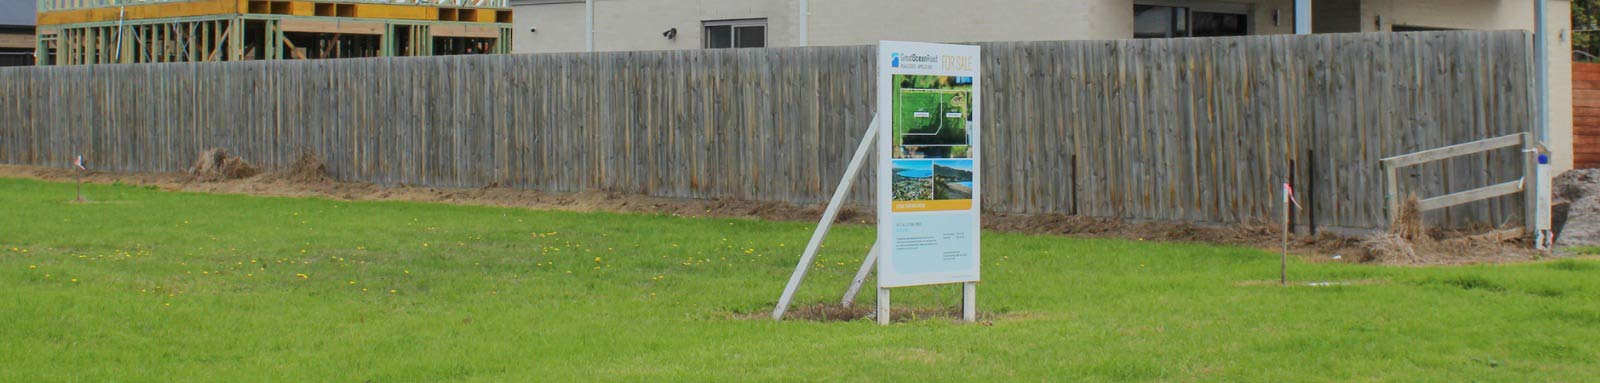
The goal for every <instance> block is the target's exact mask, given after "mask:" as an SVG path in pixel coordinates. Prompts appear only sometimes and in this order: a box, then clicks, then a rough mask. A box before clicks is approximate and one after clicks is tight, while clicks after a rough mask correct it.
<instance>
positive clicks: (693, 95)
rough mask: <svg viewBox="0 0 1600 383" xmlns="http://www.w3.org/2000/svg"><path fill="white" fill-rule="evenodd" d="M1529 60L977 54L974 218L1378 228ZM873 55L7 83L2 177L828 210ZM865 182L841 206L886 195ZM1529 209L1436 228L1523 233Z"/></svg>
mask: <svg viewBox="0 0 1600 383" xmlns="http://www.w3.org/2000/svg"><path fill="white" fill-rule="evenodd" d="M1529 44H1530V40H1529V36H1528V35H1527V34H1526V33H1523V32H1516V31H1506V32H1471V31H1456V32H1426V33H1384V34H1338V35H1315V36H1252V37H1236V38H1198V39H1170V40H1117V41H1054V42H999V43H984V44H982V45H983V47H984V50H983V54H984V60H985V65H984V73H985V75H984V84H985V89H984V95H983V97H984V100H985V107H986V108H988V110H987V111H986V113H984V115H985V118H986V120H985V121H983V122H982V125H981V129H982V132H981V134H983V142H985V143H986V147H985V151H984V152H983V153H982V155H983V156H984V161H983V164H984V167H985V169H984V171H985V172H986V173H985V174H986V175H987V176H986V177H984V180H983V182H984V185H983V187H984V190H985V193H984V195H985V197H986V198H985V201H984V202H985V206H984V207H985V208H986V209H988V210H989V211H997V212H1010V213H1065V214H1081V215H1086V216H1094V217H1113V218H1125V219H1141V220H1181V221H1194V222H1211V223H1234V222H1241V221H1244V220H1249V219H1255V218H1268V217H1273V216H1274V215H1275V212H1276V209H1278V206H1277V202H1276V201H1277V198H1278V197H1277V190H1278V184H1280V183H1282V182H1284V181H1286V180H1289V181H1292V182H1294V183H1295V184H1297V185H1300V190H1302V191H1305V192H1308V193H1315V196H1314V198H1306V201H1305V202H1306V203H1308V204H1309V206H1307V207H1308V209H1307V210H1306V211H1301V212H1300V213H1298V215H1297V216H1296V217H1295V219H1296V220H1297V222H1300V223H1302V224H1304V223H1307V222H1312V219H1313V217H1314V222H1315V223H1316V224H1317V225H1319V226H1321V227H1335V226H1337V227H1350V228H1375V227H1381V226H1383V225H1384V223H1383V218H1382V217H1383V210H1382V209H1383V208H1384V206H1385V203H1384V200H1383V195H1382V192H1381V191H1382V190H1383V185H1382V184H1381V180H1382V178H1381V177H1380V173H1379V168H1378V159H1379V158H1382V157H1385V156H1390V155H1395V154H1401V153H1406V152H1412V151H1417V150H1422V149H1427V148H1433V147H1438V146H1444V145H1449V144H1454V143H1459V142H1465V141H1470V140H1474V139H1481V138H1488V137H1493V136H1499V135H1503V134H1509V133H1514V132H1522V131H1525V130H1526V129H1527V126H1528V124H1527V121H1528V119H1529V112H1528V106H1529V94H1530V92H1529V78H1530V76H1529V68H1530V60H1528V57H1530V56H1529V55H1528V52H1529ZM874 49H875V48H874V47H871V46H846V47H817V48H773V49H738V50H687V51H663V52H609V53H563V54H539V55H487V56H451V57H408V58H371V59H349V60H317V61H267V62H231V63H204V64H197V63H177V64H135V65H101V66H71V67H34V68H7V69H0V124H3V126H0V161H3V162H5V163H11V164H30V165H45V166H65V165H66V164H67V163H68V161H69V159H70V158H71V157H72V156H73V155H76V154H83V155H84V156H86V157H88V158H89V159H90V160H91V161H92V162H93V163H94V164H95V165H96V166H97V168H100V169H106V170H116V171H144V172H176V171H182V170H184V169H185V168H186V167H187V166H188V165H189V164H190V163H191V161H192V160H193V159H194V157H195V156H196V155H197V154H198V153H199V152H201V151H203V150H206V149H208V148H213V147H223V148H227V149H229V150H230V151H232V152H234V153H237V154H239V155H241V156H242V157H244V158H246V159H247V160H249V161H252V162H255V163H257V164H261V165H265V166H268V167H278V166H284V165H287V164H288V163H290V162H292V161H293V160H294V159H295V158H296V157H297V156H299V155H300V154H301V153H304V152H310V153H314V154H316V155H317V156H320V157H321V158H322V159H323V160H324V161H325V162H326V163H327V165H328V169H329V170H330V172H332V173H333V175H334V176H336V177H338V178H340V179H345V180H359V181H370V182H375V183H380V184H388V185H393V184H407V185H421V186H438V187H480V186H484V185H489V184H496V185H500V186H503V187H513V188H521V189H531V190H540V191H547V192H576V191H584V190H605V191H615V192H620V193H637V194H646V195H653V196H663V197H684V198H737V199H751V200H767V201H782V202H790V203H797V204H816V203H821V202H823V201H826V200H827V197H828V196H827V193H829V192H830V191H831V190H832V186H833V185H834V184H835V183H836V182H838V177H840V176H841V175H842V174H843V173H844V170H845V169H844V167H845V165H846V162H847V161H848V158H849V157H850V151H851V150H853V149H854V148H855V145H856V143H857V140H859V138H860V134H861V133H862V132H863V131H864V130H865V129H866V126H867V123H868V122H869V121H870V120H871V118H872V114H873V107H874V103H873V94H874V93H873V92H874V89H873V87H874V82H873V78H874V76H875V73H874V72H875V69H874V66H873V62H872V60H873V58H874V57H875V56H874ZM1580 73H1583V72H1581V71H1580ZM1578 78H1580V79H1582V78H1584V77H1582V76H1579V77H1578ZM1594 80H1596V81H1600V78H1596V79H1594ZM1588 106H1593V107H1596V110H1600V105H1584V104H1582V103H1581V102H1580V103H1579V105H1578V109H1577V110H1579V113H1587V112H1586V111H1588V110H1589V109H1588V108H1586V107H1588ZM1593 117H1594V118H1596V119H1600V112H1597V113H1596V116H1593ZM1579 121H1585V120H1583V117H1581V116H1580V117H1579ZM1579 140H1580V141H1579V145H1580V146H1581V145H1583V143H1584V142H1585V141H1583V140H1584V138H1580V139H1579ZM1582 154H1583V152H1582V151H1581V150H1580V155H1582ZM1515 156H1516V153H1514V152H1510V151H1507V152H1504V153H1501V152H1493V153H1489V154H1486V155H1480V156H1469V157H1465V158H1461V159H1452V160H1449V161H1444V162H1440V163H1436V164H1428V165H1425V166H1420V167H1416V168H1414V169H1407V171H1406V172H1405V173H1404V174H1403V177H1402V179H1403V183H1404V184H1403V185H1402V190H1403V191H1406V192H1417V193H1421V194H1423V195H1425V196H1434V195H1440V194H1444V193H1448V192H1452V191H1459V190H1465V189H1470V188H1474V187H1479V186H1485V185H1488V184H1491V183H1494V182H1501V181H1505V180H1510V179H1515V178H1516V177H1518V176H1519V175H1520V173H1518V172H1519V171H1520V170H1519V169H1520V168H1519V167H1518V162H1517V161H1516V159H1517V157H1515ZM865 173H867V174H866V176H867V177H869V178H868V181H867V182H860V183H858V186H856V187H855V189H854V190H853V193H852V195H851V198H850V201H851V202H852V203H855V204H859V205H870V204H871V203H872V199H871V194H870V190H871V188H872V182H871V181H870V179H871V178H870V176H871V173H872V170H871V169H870V168H869V169H867V171H866V172H865ZM1305 197H1311V196H1310V195H1305ZM1515 198H1516V197H1505V198H1501V199H1498V200H1493V201H1489V202H1483V203H1474V204H1469V205H1464V206H1460V207H1453V208H1450V209H1446V210H1442V211H1439V212H1433V213H1430V216H1429V217H1428V219H1429V220H1430V221H1434V222H1435V223H1443V224H1450V225H1462V224H1469V223H1488V224H1499V223H1503V222H1519V220H1516V219H1514V217H1515V216H1519V215H1520V214H1521V204H1520V203H1517V202H1516V201H1515Z"/></svg>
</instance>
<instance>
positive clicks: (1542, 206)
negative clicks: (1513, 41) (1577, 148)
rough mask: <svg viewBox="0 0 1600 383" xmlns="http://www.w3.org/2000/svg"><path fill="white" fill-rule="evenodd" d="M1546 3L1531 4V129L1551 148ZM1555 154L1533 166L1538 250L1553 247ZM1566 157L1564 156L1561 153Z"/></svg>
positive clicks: (1545, 155)
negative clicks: (1533, 77)
mask: <svg viewBox="0 0 1600 383" xmlns="http://www.w3.org/2000/svg"><path fill="white" fill-rule="evenodd" d="M1547 2H1548V0H1534V31H1533V41H1534V42H1533V51H1534V54H1533V62H1534V68H1535V72H1536V73H1537V77H1538V78H1537V80H1536V82H1535V91H1536V92H1538V103H1537V104H1538V105H1539V106H1538V110H1539V112H1538V113H1539V116H1538V119H1537V120H1536V121H1537V122H1536V123H1535V124H1534V126H1533V130H1534V137H1537V139H1538V142H1539V147H1541V148H1549V147H1550V33H1549V31H1548V29H1549V22H1548V21H1549V20H1548V16H1547V12H1546V9H1545V8H1547V4H1546V3H1547ZM1554 154H1555V153H1550V152H1548V151H1547V150H1546V151H1540V153H1539V157H1538V161H1539V162H1538V164H1536V165H1535V166H1534V177H1535V181H1536V182H1534V183H1533V184H1534V191H1533V192H1534V196H1535V198H1536V199H1537V200H1536V202H1535V212H1534V228H1535V229H1536V231H1535V232H1534V234H1535V236H1534V239H1535V242H1534V246H1535V247H1536V248H1538V249H1540V250H1545V249H1549V248H1550V246H1551V245H1553V243H1552V240H1553V238H1551V236H1552V233H1551V232H1550V181H1551V179H1550V175H1551V174H1550V157H1551V156H1553V155H1554ZM1563 154H1565V153H1563Z"/></svg>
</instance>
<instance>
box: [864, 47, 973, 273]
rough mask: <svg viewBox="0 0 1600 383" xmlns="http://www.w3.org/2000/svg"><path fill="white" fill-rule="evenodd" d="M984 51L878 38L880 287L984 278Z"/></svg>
mask: <svg viewBox="0 0 1600 383" xmlns="http://www.w3.org/2000/svg"><path fill="white" fill-rule="evenodd" d="M978 52H979V49H978V47H977V46H970V45H947V44H927V43H910V42H898V41H884V42H879V43H878V111H879V112H878V118H879V129H878V151H877V153H878V182H877V187H878V246H879V258H878V287H881V288H888V287H902V286H917V285H931V284H940V283H961V282H977V281H978V265H979V257H978V234H979V231H978V228H979V222H978V216H979V210H978V209H979V206H980V204H979V203H978V201H979V199H978V198H979V195H980V194H981V193H980V190H979V189H980V188H979V186H978V185H979V177H980V175H979V171H978V170H979V169H980V166H978V164H979V160H980V159H979V158H978V157H979V156H978V153H979V150H978V148H980V146H979V142H978V136H979V135H978V125H979V124H978V122H979V121H982V120H981V117H982V114H981V113H980V111H982V108H981V107H980V106H981V105H982V103H980V102H979V101H980V100H979V94H980V93H981V92H979V91H978V90H979V89H981V88H980V86H982V84H981V78H980V77H981V75H980V73H979V64H980V60H979V56H978V54H979V53H978Z"/></svg>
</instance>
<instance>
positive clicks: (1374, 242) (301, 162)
mask: <svg viewBox="0 0 1600 383" xmlns="http://www.w3.org/2000/svg"><path fill="white" fill-rule="evenodd" d="M227 158H237V157H224V162H226V159H227ZM239 161H241V162H242V161H243V160H242V159H241V160H239ZM0 177H23V178H35V179H43V180H51V181H60V182H72V180H73V177H74V174H73V172H71V171H68V170H66V169H57V168H41V167H28V166H14V165H0ZM84 181H85V182H91V183H118V182H120V183H125V184H134V185H148V186H156V187H160V188H163V189H166V190H175V191H192V192H207V193H231V194H252V195H270V196H293V197H323V198H334V199H343V200H352V201H365V200H379V201H415V202H433V203H449V204H466V205H486V206H499V207H515V208H527V209H539V210H564V211H582V212H589V211H608V212H627V213H647V214H666V215H673V216H685V217H738V218H756V219H763V220H785V221H809V222H815V221H816V219H817V218H818V217H820V216H821V215H822V212H823V208H824V206H823V205H820V204H818V205H810V206H796V205H792V204H785V203H779V202H760V201H744V200H733V199H684V198H665V197H649V196H640V195H627V194H621V193H614V192H603V191H590V192H580V193H543V192H537V191H529V190H520V189H510V188H504V187H499V186H494V185H491V186H486V187H482V188H477V189H441V188H425V187H410V186H392V187H386V186H378V185H374V184H371V183H366V182H344V181H339V180H337V179H335V178H334V177H333V176H331V175H330V174H329V173H328V171H327V167H326V166H325V165H324V164H323V163H322V162H321V161H320V160H318V159H317V158H316V157H314V156H301V157H300V158H299V159H297V160H296V161H295V162H294V163H292V164H291V165H290V166H286V167H284V168H283V169H278V170H277V171H274V172H269V173H264V174H258V175H255V176H252V177H246V178H226V177H224V178H220V179H209V178H200V177H194V176H190V175H188V174H151V173H107V172H97V171H89V172H86V173H85V176H84ZM837 221H838V222H843V223H850V224H872V223H874V219H873V216H872V214H871V211H870V210H869V209H860V208H854V207H847V208H845V209H842V210H841V211H840V212H839V218H838V219H837ZM1418 221H1419V222H1420V220H1418ZM1418 225H1420V223H1418ZM983 226H984V228H985V229H988V230H995V231H1003V232H1012V233H1025V234H1041V235H1066V236H1074V237H1090V238H1126V239H1131V240H1151V241H1168V242H1198V243H1209V244H1220V245H1235V246H1244V247H1255V248H1260V249H1264V250H1268V251H1273V252H1276V251H1279V250H1280V246H1281V242H1280V241H1281V234H1282V230H1281V229H1280V226H1279V225H1278V224H1276V223H1274V222H1269V221H1250V222H1245V223H1240V224H1233V225H1202V224H1194V223H1185V222H1124V221H1119V220H1112V219H1104V218H1090V217H1082V216H1070V215H1062V214H1038V215H1025V214H1004V213H987V214H984V216H983ZM1404 232H1405V233H1407V234H1406V235H1409V236H1412V238H1417V237H1416V234H1411V233H1421V234H1425V235H1426V237H1427V238H1428V239H1429V240H1430V241H1423V240H1420V239H1412V240H1406V243H1404V244H1401V243H1384V242H1382V241H1383V240H1385V238H1384V237H1381V236H1379V237H1370V236H1368V237H1363V236H1348V235H1340V234H1336V233H1334V232H1329V231H1323V232H1321V233H1319V234H1317V235H1314V236H1313V235H1293V236H1291V237H1290V243H1289V250H1290V252H1291V253H1292V254H1296V255H1299V256H1301V257H1302V258H1304V259H1306V260H1310V261H1315V262H1328V261H1339V262H1375V263H1386V264H1402V265H1417V264H1461V263H1482V262H1505V261H1525V260H1530V259H1534V258H1535V256H1536V255H1537V254H1536V253H1533V252H1532V251H1531V250H1529V249H1528V246H1526V245H1525V244H1523V243H1520V242H1518V240H1502V239H1504V238H1502V237H1503V236H1504V235H1503V234H1504V233H1506V231H1495V230H1488V229H1487V228H1484V229H1479V230H1463V231H1443V230H1430V229H1425V228H1421V227H1420V226H1418V227H1408V228H1406V229H1405V230H1404ZM1513 233H1514V231H1513ZM1385 234H1390V233H1385ZM1402 245H1404V246H1402ZM1374 252H1376V254H1375V253H1374ZM1335 256H1338V257H1337V258H1335Z"/></svg>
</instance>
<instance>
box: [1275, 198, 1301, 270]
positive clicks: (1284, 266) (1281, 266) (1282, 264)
mask: <svg viewBox="0 0 1600 383" xmlns="http://www.w3.org/2000/svg"><path fill="white" fill-rule="evenodd" d="M1290 202H1293V203H1294V207H1295V208H1299V207H1300V201H1298V200H1295V198H1294V188H1293V187H1290V186H1289V183H1288V182H1284V183H1283V254H1281V255H1279V256H1278V284H1280V285H1288V284H1289V203H1290Z"/></svg>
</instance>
